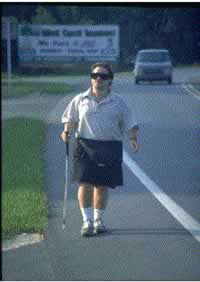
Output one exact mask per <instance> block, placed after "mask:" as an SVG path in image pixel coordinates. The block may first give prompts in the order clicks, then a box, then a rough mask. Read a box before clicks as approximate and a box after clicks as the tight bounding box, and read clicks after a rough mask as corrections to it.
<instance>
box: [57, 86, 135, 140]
mask: <svg viewBox="0 0 200 282" xmlns="http://www.w3.org/2000/svg"><path fill="white" fill-rule="evenodd" d="M62 122H63V123H66V122H75V123H77V124H78V129H77V132H78V135H79V136H80V137H83V138H88V139H93V140H104V141H108V140H122V138H123V135H124V134H125V133H126V132H127V131H128V130H129V129H131V128H132V127H133V126H136V125H137V122H136V119H135V117H134V114H133V111H131V110H130V109H129V108H128V106H127V105H126V103H125V102H124V101H123V99H122V98H121V97H120V96H118V95H116V94H113V93H111V94H109V95H108V96H107V97H105V98H104V99H103V100H102V101H101V102H99V103H97V102H96V101H95V97H94V96H93V95H91V88H89V89H88V90H87V91H85V92H83V93H81V94H78V95H77V96H75V97H74V98H73V99H72V101H71V102H70V103H69V104H68V106H67V108H66V109H65V111H64V113H63V115H62Z"/></svg>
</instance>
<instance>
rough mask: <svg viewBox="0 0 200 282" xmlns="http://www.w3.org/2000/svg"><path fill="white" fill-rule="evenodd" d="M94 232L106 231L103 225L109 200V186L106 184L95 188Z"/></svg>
mask: <svg viewBox="0 0 200 282" xmlns="http://www.w3.org/2000/svg"><path fill="white" fill-rule="evenodd" d="M93 200H94V201H93V206H94V233H96V234H98V233H103V232H105V231H106V229H105V227H104V225H103V216H104V211H105V208H106V206H107V202H108V188H107V187H106V186H102V187H95V188H94V199H93Z"/></svg>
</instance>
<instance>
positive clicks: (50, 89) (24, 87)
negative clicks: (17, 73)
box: [1, 78, 73, 97]
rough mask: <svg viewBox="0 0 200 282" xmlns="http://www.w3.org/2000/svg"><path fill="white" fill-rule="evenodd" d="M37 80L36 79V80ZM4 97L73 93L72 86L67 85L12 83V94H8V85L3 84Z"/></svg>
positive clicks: (36, 82)
mask: <svg viewBox="0 0 200 282" xmlns="http://www.w3.org/2000/svg"><path fill="white" fill-rule="evenodd" d="M34 79H35V78H34ZM1 90H2V96H3V97H8V96H9V97H19V96H26V95H31V94H36V95H38V94H50V95H51V94H52V95H59V94H64V95H66V94H68V93H71V92H72V91H73V88H72V86H71V85H69V84H66V83H58V82H57V83H56V82H54V83H52V82H51V83H50V82H49V83H47V82H38V81H35V82H28V81H23V82H22V81H18V82H12V83H11V87H10V92H9V93H8V89H7V83H5V82H3V83H2V85H1Z"/></svg>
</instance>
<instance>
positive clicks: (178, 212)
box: [123, 151, 200, 242]
mask: <svg viewBox="0 0 200 282" xmlns="http://www.w3.org/2000/svg"><path fill="white" fill-rule="evenodd" d="M123 159H124V163H125V164H126V165H127V166H128V168H129V169H130V170H131V171H132V172H133V173H134V174H135V175H136V176H137V178H138V179H139V180H140V181H141V182H142V183H143V184H144V186H145V187H146V188H147V189H148V190H149V191H150V192H151V193H152V194H153V195H154V197H155V198H156V199H157V200H158V201H159V202H160V203H161V204H162V205H163V206H164V207H165V208H166V209H167V210H168V211H169V212H170V214H171V215H172V216H173V217H174V218H175V219H176V220H178V222H179V223H180V224H181V225H182V226H183V227H184V228H185V229H186V230H187V231H189V232H190V233H191V234H192V236H193V237H194V238H195V239H196V240H197V241H198V242H200V224H199V223H198V222H197V221H196V220H195V219H194V218H193V217H192V216H190V215H189V214H188V213H187V212H185V211H184V209H183V208H181V207H180V206H179V205H178V204H177V203H176V202H175V201H173V200H172V199H171V198H170V197H169V196H168V195H167V194H166V193H165V192H163V191H162V190H161V189H160V187H159V186H158V185H157V184H156V183H155V182H154V181H153V180H152V179H151V178H150V177H149V176H148V175H147V174H146V173H145V172H144V171H143V170H142V169H141V168H140V167H139V166H138V165H137V163H136V162H135V161H134V160H133V159H131V158H130V157H129V155H128V153H127V152H126V151H123Z"/></svg>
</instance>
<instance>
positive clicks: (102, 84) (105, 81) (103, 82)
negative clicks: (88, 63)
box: [91, 67, 111, 91]
mask: <svg viewBox="0 0 200 282" xmlns="http://www.w3.org/2000/svg"><path fill="white" fill-rule="evenodd" d="M92 73H93V74H99V75H96V76H97V77H94V78H92V79H91V81H92V88H93V89H94V90H97V91H107V90H108V89H109V87H110V82H111V79H110V78H108V77H107V75H109V72H108V70H107V69H105V68H103V67H96V68H95V69H94V70H93V71H92ZM101 74H102V76H101ZM104 76H105V77H104Z"/></svg>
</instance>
